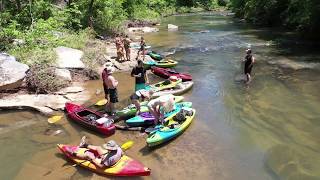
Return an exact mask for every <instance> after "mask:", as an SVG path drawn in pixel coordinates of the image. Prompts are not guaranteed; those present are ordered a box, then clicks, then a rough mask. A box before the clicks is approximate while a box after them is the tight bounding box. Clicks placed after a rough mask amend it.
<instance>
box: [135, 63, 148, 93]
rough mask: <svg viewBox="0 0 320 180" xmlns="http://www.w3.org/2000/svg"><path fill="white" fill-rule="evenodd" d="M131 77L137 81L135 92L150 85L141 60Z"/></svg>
mask: <svg viewBox="0 0 320 180" xmlns="http://www.w3.org/2000/svg"><path fill="white" fill-rule="evenodd" d="M131 76H132V77H135V79H136V85H135V91H138V90H140V89H145V87H146V83H147V84H148V83H149V79H148V76H147V73H146V69H145V68H144V67H143V63H142V61H141V60H138V65H137V66H136V67H134V68H133V69H132V71H131Z"/></svg>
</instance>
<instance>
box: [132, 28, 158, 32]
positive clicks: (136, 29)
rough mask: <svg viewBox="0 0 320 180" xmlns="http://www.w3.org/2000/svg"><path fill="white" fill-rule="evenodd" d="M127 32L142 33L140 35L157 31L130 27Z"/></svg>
mask: <svg viewBox="0 0 320 180" xmlns="http://www.w3.org/2000/svg"><path fill="white" fill-rule="evenodd" d="M128 31H129V32H131V33H133V32H142V33H151V32H158V31H159V29H158V28H155V27H132V28H128Z"/></svg>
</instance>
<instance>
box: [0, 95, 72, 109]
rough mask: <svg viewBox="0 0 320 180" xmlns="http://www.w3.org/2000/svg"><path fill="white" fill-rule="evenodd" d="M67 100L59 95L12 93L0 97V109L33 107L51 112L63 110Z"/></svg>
mask: <svg viewBox="0 0 320 180" xmlns="http://www.w3.org/2000/svg"><path fill="white" fill-rule="evenodd" d="M68 101H69V100H68V99H67V98H65V97H63V96H60V95H44V94H39V95H35V94H24V95H16V94H13V95H10V96H6V97H5V98H3V99H0V109H33V110H37V111H40V112H42V113H43V114H51V113H52V112H53V110H63V109H64V104H65V103H66V102H68Z"/></svg>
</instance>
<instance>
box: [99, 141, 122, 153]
mask: <svg viewBox="0 0 320 180" xmlns="http://www.w3.org/2000/svg"><path fill="white" fill-rule="evenodd" d="M102 147H103V148H104V149H106V150H111V151H114V150H117V149H118V147H119V146H118V144H117V143H116V142H115V141H114V140H110V141H108V142H107V143H106V144H103V145H102Z"/></svg>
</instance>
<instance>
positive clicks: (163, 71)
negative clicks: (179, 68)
mask: <svg viewBox="0 0 320 180" xmlns="http://www.w3.org/2000/svg"><path fill="white" fill-rule="evenodd" d="M151 71H152V72H153V73H154V74H155V75H158V76H160V77H163V78H166V79H167V78H169V77H170V76H176V77H178V78H180V79H182V81H183V82H184V81H192V76H191V75H190V74H185V73H178V72H176V71H174V70H172V69H168V68H160V67H152V68H151Z"/></svg>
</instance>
